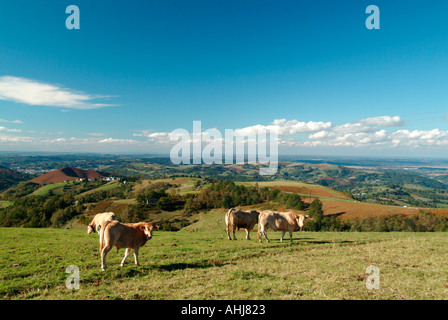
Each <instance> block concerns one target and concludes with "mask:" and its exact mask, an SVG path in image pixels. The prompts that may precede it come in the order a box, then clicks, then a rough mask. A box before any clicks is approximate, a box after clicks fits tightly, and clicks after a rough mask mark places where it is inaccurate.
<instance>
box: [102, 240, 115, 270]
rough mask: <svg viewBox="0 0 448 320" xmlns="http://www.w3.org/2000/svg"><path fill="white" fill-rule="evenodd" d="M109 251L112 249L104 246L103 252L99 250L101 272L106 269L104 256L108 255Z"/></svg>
mask: <svg viewBox="0 0 448 320" xmlns="http://www.w3.org/2000/svg"><path fill="white" fill-rule="evenodd" d="M110 249H112V247H111V246H110V245H106V246H105V247H104V248H103V250H101V270H103V271H105V270H106V269H107V264H106V256H107V254H108V253H109V251H110Z"/></svg>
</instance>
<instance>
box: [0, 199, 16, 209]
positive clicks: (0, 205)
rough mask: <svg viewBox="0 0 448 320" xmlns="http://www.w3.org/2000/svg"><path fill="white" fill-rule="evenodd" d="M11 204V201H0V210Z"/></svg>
mask: <svg viewBox="0 0 448 320" xmlns="http://www.w3.org/2000/svg"><path fill="white" fill-rule="evenodd" d="M13 204H14V202H13V201H0V209H1V208H6V207H9V206H12V205H13Z"/></svg>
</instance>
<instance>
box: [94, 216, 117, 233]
mask: <svg viewBox="0 0 448 320" xmlns="http://www.w3.org/2000/svg"><path fill="white" fill-rule="evenodd" d="M112 220H117V217H116V216H115V214H114V213H113V212H103V213H98V214H96V215H95V217H93V219H92V222H90V223H89V225H88V226H87V234H91V233H92V232H95V231H96V232H98V234H99V233H100V229H101V224H102V223H103V222H104V221H112Z"/></svg>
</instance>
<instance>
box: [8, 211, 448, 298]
mask: <svg viewBox="0 0 448 320" xmlns="http://www.w3.org/2000/svg"><path fill="white" fill-rule="evenodd" d="M207 222H209V224H208V226H209V227H208V228H207V227H206V225H207ZM219 222H222V223H219ZM198 223H199V222H198ZM200 223H201V224H200V225H199V226H200V227H198V228H195V225H194V224H193V225H190V226H188V227H187V228H184V229H183V230H181V231H178V232H167V231H155V232H154V234H153V238H152V239H151V240H149V241H148V242H147V243H146V245H145V246H144V247H142V248H141V249H140V254H139V260H140V266H135V265H134V264H133V261H132V260H133V259H130V260H128V261H127V262H126V264H125V266H124V267H120V266H119V264H120V261H121V260H122V258H123V254H124V250H120V251H119V252H118V253H117V250H116V249H113V250H112V251H111V252H110V253H109V256H108V264H109V268H108V269H107V271H101V270H100V255H99V250H98V247H99V243H98V235H97V234H91V235H87V234H86V229H26V228H0V243H1V246H0V298H1V299H168V300H169V299H248V300H252V299H282V300H284V299H446V297H447V296H448V285H447V274H448V266H447V264H446V261H447V260H448V252H447V250H446V248H447V247H448V237H447V235H446V234H445V233H404V232H403V233H353V232H351V233H337V232H295V233H294V234H293V239H294V243H293V244H289V242H283V243H280V241H279V239H280V236H281V233H280V232H272V231H271V232H270V239H271V243H263V244H260V243H259V242H258V240H257V239H256V236H255V233H254V236H253V237H251V238H252V239H251V240H249V241H248V240H245V239H244V234H245V233H244V231H242V232H241V233H240V234H239V235H238V236H237V237H238V238H239V239H240V240H237V241H234V240H232V241H229V240H227V236H226V232H225V225H224V216H217V215H216V214H210V216H207V215H204V217H203V219H201V221H200ZM198 229H199V230H200V231H193V230H198ZM243 239H244V240H243ZM371 264H374V265H376V266H377V267H378V268H379V270H380V288H379V289H371V290H369V289H367V288H366V285H365V284H366V279H367V278H368V277H369V274H366V268H367V267H368V266H369V265H371ZM69 265H76V266H77V267H78V268H79V273H80V288H79V289H77V290H76V289H72V290H69V289H67V288H66V286H65V281H66V279H67V277H68V276H69V274H67V273H65V270H66V268H67V267H68V266H69Z"/></svg>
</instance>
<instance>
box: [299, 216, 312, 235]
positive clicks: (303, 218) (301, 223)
mask: <svg viewBox="0 0 448 320" xmlns="http://www.w3.org/2000/svg"><path fill="white" fill-rule="evenodd" d="M309 217H310V216H309V215H303V214H298V215H296V222H297V225H298V226H299V227H300V231H302V228H303V226H304V225H305V220H306V219H307V218H309Z"/></svg>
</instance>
